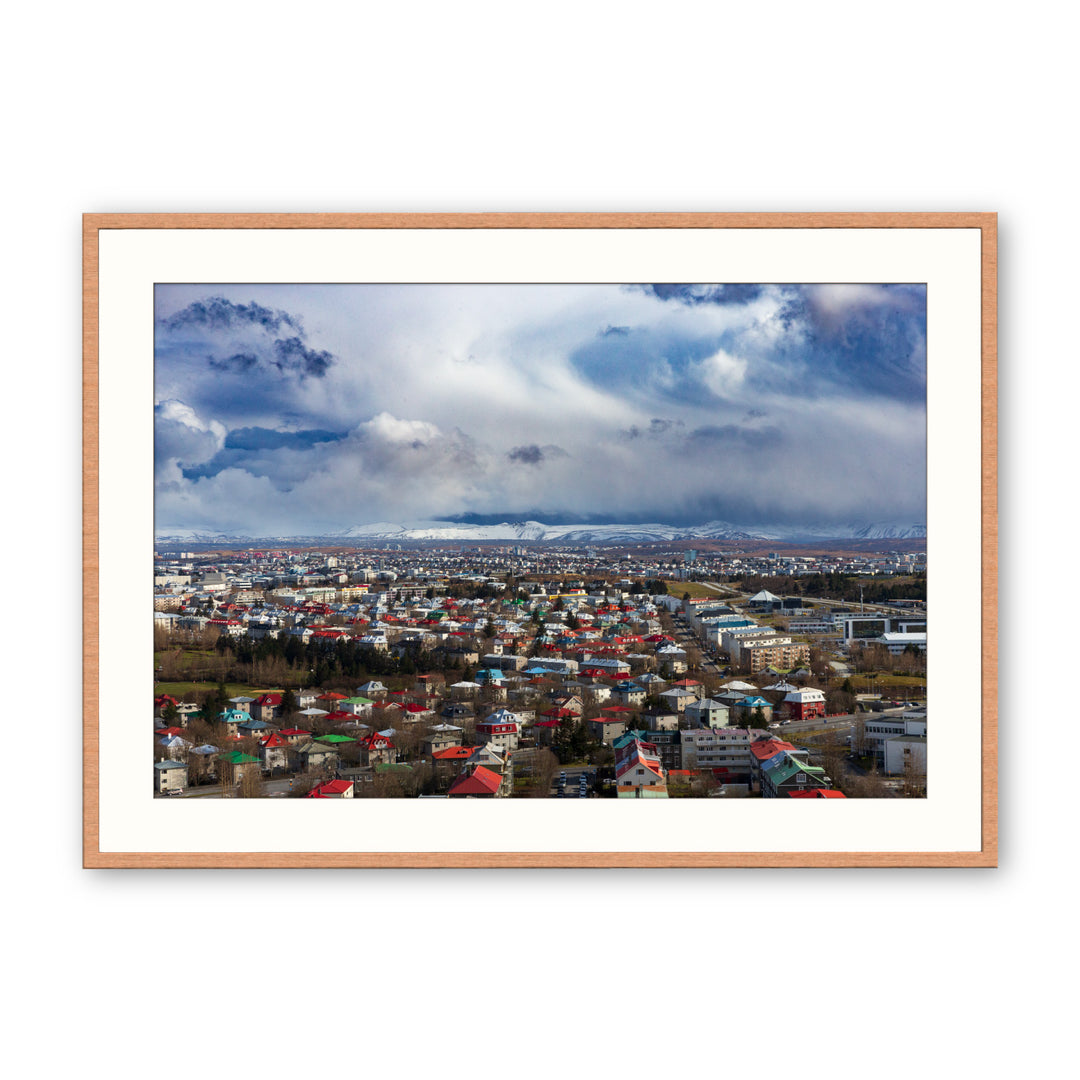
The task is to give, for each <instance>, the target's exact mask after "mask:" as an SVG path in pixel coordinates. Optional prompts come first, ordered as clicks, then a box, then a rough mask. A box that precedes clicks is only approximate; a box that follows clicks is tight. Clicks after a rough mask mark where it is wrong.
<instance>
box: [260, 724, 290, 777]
mask: <svg viewBox="0 0 1080 1080" xmlns="http://www.w3.org/2000/svg"><path fill="white" fill-rule="evenodd" d="M259 757H260V758H262V767H263V771H264V772H273V770H274V769H287V768H288V767H289V744H288V742H287V741H286V740H285V739H283V738H282V737H281V736H280V735H278V734H276V733H273V734H270V735H266V736H264V737H263V738H262V739H260V740H259Z"/></svg>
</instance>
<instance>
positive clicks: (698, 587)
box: [667, 581, 731, 600]
mask: <svg viewBox="0 0 1080 1080" xmlns="http://www.w3.org/2000/svg"><path fill="white" fill-rule="evenodd" d="M667 587H668V592H669V593H670V594H671V595H672V596H677V597H679V598H680V599H681V598H682V597H683V596H684V595H685V594H686V593H689V594H690V599H691V600H697V599H699V598H700V597H702V596H706V597H708V598H709V599H710V600H721V599H723V598H724V597H725V596H730V595H731V594H730V593H722V592H717V591H716V589H710V588H709V587H708V586H707V585H702V584H701V583H700V582H697V581H669V582H668V583H667Z"/></svg>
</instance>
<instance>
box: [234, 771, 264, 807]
mask: <svg viewBox="0 0 1080 1080" xmlns="http://www.w3.org/2000/svg"><path fill="white" fill-rule="evenodd" d="M262 793H263V782H262V775H261V773H260V772H259V766H258V765H257V764H246V765H243V766H242V767H241V770H240V787H239V790H238V791H237V793H236V794H237V796H238V797H239V798H241V799H258V798H259V797H260V796H261V795H262Z"/></svg>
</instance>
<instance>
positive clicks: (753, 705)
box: [735, 694, 773, 723]
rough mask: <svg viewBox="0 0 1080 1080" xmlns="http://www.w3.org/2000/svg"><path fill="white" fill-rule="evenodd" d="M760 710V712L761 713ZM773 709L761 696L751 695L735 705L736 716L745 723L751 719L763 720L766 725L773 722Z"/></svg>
mask: <svg viewBox="0 0 1080 1080" xmlns="http://www.w3.org/2000/svg"><path fill="white" fill-rule="evenodd" d="M759 710H760V712H759ZM772 715H773V707H772V705H770V704H769V702H768V701H766V700H765V698H763V697H761V695H760V694H751V695H748V696H747V697H744V698H743V699H742V700H741V701H738V702H737V703H736V705H735V716H736V718H737V719H738V720H741V721H742V722H743V723H747V722H748V721H750V720H751V719H759V718H760V719H763V720H764V721H765V723H769V722H770V721H771V720H772Z"/></svg>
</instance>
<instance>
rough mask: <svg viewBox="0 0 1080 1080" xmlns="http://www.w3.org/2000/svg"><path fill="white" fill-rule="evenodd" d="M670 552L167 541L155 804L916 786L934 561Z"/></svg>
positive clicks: (157, 607)
mask: <svg viewBox="0 0 1080 1080" xmlns="http://www.w3.org/2000/svg"><path fill="white" fill-rule="evenodd" d="M656 547H657V545H651V546H650V545H639V546H637V547H636V548H633V549H631V550H621V549H614V550H606V549H602V548H600V549H598V548H596V547H593V546H590V547H588V548H582V549H577V550H576V549H573V548H570V547H561V546H560V547H558V548H555V547H552V546H550V545H535V546H527V545H511V546H500V545H484V546H479V547H475V548H470V549H465V548H463V547H457V548H453V549H448V548H445V547H438V546H433V545H428V546H427V547H426V548H425V547H423V546H420V545H416V546H413V547H412V548H409V549H405V550H402V548H401V545H396V546H393V547H391V546H386V547H383V548H367V549H359V548H358V549H353V550H350V549H344V548H341V549H335V550H333V551H327V550H321V549H312V548H294V549H275V550H261V549H259V550H256V549H251V548H247V549H240V550H212V551H211V550H205V551H184V550H179V551H172V550H159V551H158V552H157V553H156V556H155V569H154V641H155V696H154V703H153V704H154V709H153V712H154V719H153V740H154V761H153V765H154V794H155V796H156V797H161V798H168V797H173V798H175V797H182V798H253V797H265V798H313V799H320V798H345V799H356V798H366V797H376V798H451V799H453V798H493V799H499V798H564V799H565V798H616V799H642V798H651V799H655V798H661V799H670V798H793V797H827V798H898V797H901V798H902V797H922V796H924V795H925V793H926V772H927V750H926V738H927V733H926V712H927V708H926V678H925V672H926V667H925V665H926V604H925V572H926V562H925V555H924V554H923V553H922V552H915V553H912V552H910V551H905V552H896V551H883V552H874V553H869V554H867V553H849V554H837V553H836V552H829V553H825V552H821V553H813V552H811V553H808V554H800V555H784V554H780V553H776V552H772V553H764V554H757V553H754V552H751V551H742V552H740V551H716V552H697V551H695V552H693V553H692V555H688V554H687V553H686V552H685V551H679V550H667V551H665V550H654V548H656ZM766 584H772V586H773V588H771V589H770V588H767V587H765V585H766ZM774 590H775V591H774ZM823 594H830V595H823ZM867 594H869V595H870V597H871V599H870V600H867V599H866V598H865V597H866V595H867ZM851 596H859V597H860V599H858V600H852V599H845V597H851ZM898 646H901V647H899V648H898Z"/></svg>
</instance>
